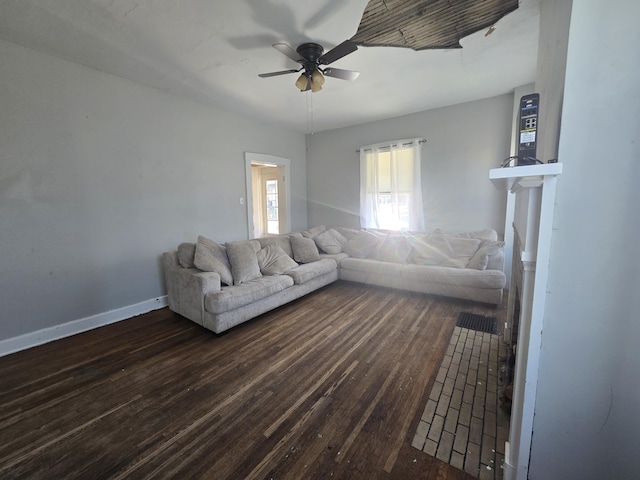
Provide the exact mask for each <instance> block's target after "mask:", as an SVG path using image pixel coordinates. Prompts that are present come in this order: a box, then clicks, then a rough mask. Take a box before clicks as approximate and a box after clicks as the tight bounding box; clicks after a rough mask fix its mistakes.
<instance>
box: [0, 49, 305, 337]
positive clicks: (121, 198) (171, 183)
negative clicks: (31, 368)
mask: <svg viewBox="0 0 640 480" xmlns="http://www.w3.org/2000/svg"><path fill="white" fill-rule="evenodd" d="M0 64H1V65H2V68H0V92H1V94H0V145H1V146H2V148H1V149H0V237H1V238H0V305H1V310H0V316H1V320H0V341H1V340H4V339H8V338H12V337H16V336H19V335H22V334H26V333H29V332H34V331H39V330H41V329H47V328H50V327H54V326H56V325H60V324H63V323H65V322H70V321H74V320H80V319H85V318H87V317H91V316H94V315H100V314H102V313H104V312H108V311H111V310H114V309H120V308H123V307H126V306H129V305H134V304H137V303H139V302H144V301H147V300H149V299H153V298H156V297H160V296H162V295H164V294H165V288H164V283H163V278H162V275H161V268H160V256H161V254H162V252H163V251H166V250H169V249H173V248H175V247H176V246H177V245H178V243H179V242H183V241H195V239H196V237H197V235H199V234H202V235H207V236H209V237H211V238H213V239H215V240H218V241H227V240H237V239H243V238H247V235H248V234H247V213H246V212H247V211H246V207H245V206H244V205H241V204H240V197H245V198H246V186H245V161H244V152H245V151H251V152H261V153H266V154H272V155H278V156H282V157H285V158H288V159H291V161H292V163H291V176H292V182H291V191H292V199H291V200H292V217H293V218H292V220H293V221H292V228H295V229H300V228H305V227H306V225H307V218H306V159H305V139H304V136H303V135H302V134H298V133H294V132H289V131H285V130H282V129H278V128H274V127H271V126H268V125H264V124H260V123H257V122H254V121H252V120H250V119H247V118H241V117H239V116H237V115H234V114H230V113H226V112H223V111H217V110H213V109H210V108H207V107H203V106H200V105H198V104H195V103H192V102H190V101H186V100H183V99H181V98H178V97H175V96H172V95H167V94H165V93H162V92H160V91H158V90H155V89H151V88H148V87H144V86H142V85H139V84H137V83H134V82H130V81H128V80H124V79H121V78H119V77H114V76H111V75H107V74H104V73H101V72H98V71H95V70H91V69H88V68H85V67H81V66H79V65H76V64H73V63H70V62H67V61H64V60H61V59H58V58H55V57H51V56H48V55H45V54H42V53H39V52H35V51H33V50H29V49H26V48H23V47H20V46H18V45H15V44H12V43H8V42H5V41H0Z"/></svg>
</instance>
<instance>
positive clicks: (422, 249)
mask: <svg viewBox="0 0 640 480" xmlns="http://www.w3.org/2000/svg"><path fill="white" fill-rule="evenodd" d="M409 238H410V243H411V246H412V251H411V256H410V258H411V262H412V263H417V264H418V265H439V264H440V263H442V262H444V261H445V260H448V259H449V258H450V257H451V256H452V255H453V249H452V248H451V245H449V242H448V241H447V239H446V237H445V236H444V234H443V233H442V231H441V230H440V229H439V228H437V229H435V230H434V231H433V232H432V233H431V234H430V235H429V236H427V237H425V236H413V237H409Z"/></svg>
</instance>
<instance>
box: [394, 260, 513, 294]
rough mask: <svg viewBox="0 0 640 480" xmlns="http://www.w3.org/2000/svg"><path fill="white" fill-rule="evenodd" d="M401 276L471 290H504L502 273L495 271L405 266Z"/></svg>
mask: <svg viewBox="0 0 640 480" xmlns="http://www.w3.org/2000/svg"><path fill="white" fill-rule="evenodd" d="M402 276H403V277H404V278H406V279H408V280H414V281H419V282H427V283H441V284H445V285H457V286H459V287H473V288H504V284H505V276H504V273H502V272H500V271H497V270H485V271H479V270H473V269H470V268H450V267H441V266H426V265H413V264H407V265H403V266H402Z"/></svg>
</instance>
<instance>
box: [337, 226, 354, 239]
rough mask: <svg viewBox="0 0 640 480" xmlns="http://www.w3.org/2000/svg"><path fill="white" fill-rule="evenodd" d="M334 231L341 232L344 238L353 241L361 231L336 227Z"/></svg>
mask: <svg viewBox="0 0 640 480" xmlns="http://www.w3.org/2000/svg"><path fill="white" fill-rule="evenodd" d="M334 230H335V231H337V232H340V233H341V234H342V236H343V237H344V238H346V239H347V241H348V240H351V239H352V238H353V237H355V236H356V235H357V234H359V233H360V230H358V229H357V228H347V227H334Z"/></svg>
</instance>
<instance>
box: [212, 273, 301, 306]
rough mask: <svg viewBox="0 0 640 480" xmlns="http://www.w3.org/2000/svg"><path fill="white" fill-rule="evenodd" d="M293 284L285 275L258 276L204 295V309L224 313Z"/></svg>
mask: <svg viewBox="0 0 640 480" xmlns="http://www.w3.org/2000/svg"><path fill="white" fill-rule="evenodd" d="M291 286H293V279H292V278H291V277H288V276H286V275H274V276H270V277H260V278H256V279H254V280H249V281H247V282H244V283H243V284H242V285H236V286H233V287H223V288H222V290H220V291H218V292H211V293H208V294H207V295H205V297H204V307H205V309H206V310H207V311H208V312H210V313H214V314H220V313H225V312H228V311H230V310H235V309H236V308H240V307H243V306H245V305H248V304H250V303H253V302H257V301H258V300H262V299H263V298H266V297H268V296H270V295H273V294H275V293H278V292H281V291H282V290H284V289H285V288H288V287H291Z"/></svg>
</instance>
